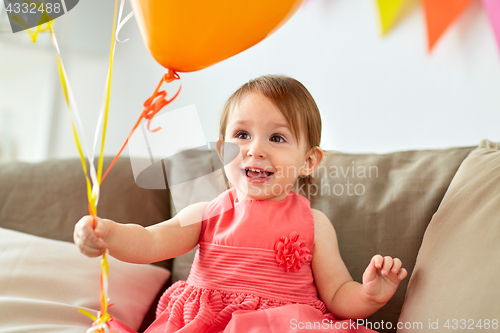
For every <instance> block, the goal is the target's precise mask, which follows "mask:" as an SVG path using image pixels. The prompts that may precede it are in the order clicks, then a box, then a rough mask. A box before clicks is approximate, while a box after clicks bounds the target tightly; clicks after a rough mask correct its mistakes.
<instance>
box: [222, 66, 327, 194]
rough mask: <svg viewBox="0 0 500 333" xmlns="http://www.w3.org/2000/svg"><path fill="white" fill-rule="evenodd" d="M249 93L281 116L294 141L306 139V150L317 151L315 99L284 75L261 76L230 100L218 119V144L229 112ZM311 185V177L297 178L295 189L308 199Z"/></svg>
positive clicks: (318, 127) (318, 128)
mask: <svg viewBox="0 0 500 333" xmlns="http://www.w3.org/2000/svg"><path fill="white" fill-rule="evenodd" d="M249 93H259V94H262V95H263V96H265V97H267V98H268V99H269V100H270V101H271V102H272V103H273V104H274V105H275V106H276V107H277V108H278V110H279V111H280V112H281V113H282V114H283V116H284V117H285V119H286V120H287V122H288V124H289V125H290V129H291V131H292V134H293V135H294V136H295V138H296V139H297V141H299V140H300V139H301V138H302V135H305V139H306V142H307V145H308V147H307V149H310V148H313V147H316V146H318V147H319V144H320V141H321V116H320V113H319V109H318V106H317V105H316V102H315V101H314V98H313V97H312V96H311V94H310V93H309V91H308V90H307V89H306V87H304V85H302V83H300V82H299V81H297V80H295V79H293V78H291V77H287V76H283V75H264V76H260V77H258V78H255V79H253V80H250V81H249V82H247V83H245V84H244V85H242V86H241V87H240V88H239V89H238V90H236V91H235V92H234V93H233V94H232V95H231V97H229V99H228V100H227V102H226V104H225V105H224V108H223V109H222V113H221V117H220V129H219V139H220V140H222V141H224V135H225V133H226V127H227V121H228V119H229V115H230V113H231V110H232V109H233V108H234V107H235V106H236V105H237V104H238V103H239V102H240V101H242V100H243V98H244V97H245V96H246V95H248V94H249ZM312 182H313V180H312V176H307V177H302V176H300V177H299V180H298V182H297V183H296V186H297V187H296V188H297V189H298V190H300V189H303V188H304V187H305V189H304V190H303V191H304V193H300V194H303V195H304V196H306V197H309V195H310V193H309V186H310V184H311V183H312ZM299 192H300V191H299Z"/></svg>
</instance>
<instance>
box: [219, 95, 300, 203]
mask: <svg viewBox="0 0 500 333" xmlns="http://www.w3.org/2000/svg"><path fill="white" fill-rule="evenodd" d="M225 140H226V142H230V143H234V144H236V145H238V146H239V147H240V154H239V156H238V157H237V158H236V159H234V160H233V161H232V162H231V163H229V164H228V165H227V166H226V168H225V170H226V174H227V176H228V179H229V181H230V182H231V184H232V185H233V186H234V187H236V188H237V190H238V200H240V201H241V200H244V199H257V200H272V201H281V200H284V199H285V198H286V196H287V194H288V193H289V192H290V190H291V188H292V186H293V184H294V183H295V181H296V179H297V177H298V176H299V175H300V172H301V170H302V169H303V167H304V166H305V165H306V159H307V158H306V153H307V144H306V141H305V138H304V135H302V138H301V140H300V141H299V142H297V138H296V137H295V136H293V135H292V131H291V130H290V127H289V124H288V123H287V121H286V119H285V117H284V116H283V115H282V114H281V112H280V111H279V110H278V108H277V107H276V106H275V105H274V104H273V103H272V102H271V101H270V100H269V99H267V98H266V97H264V96H262V95H260V94H255V93H252V94H249V95H247V96H246V97H244V99H243V100H242V101H240V103H239V104H238V105H237V106H236V107H235V108H234V109H233V110H232V111H231V114H230V116H229V119H228V123H227V127H226V133H225Z"/></svg>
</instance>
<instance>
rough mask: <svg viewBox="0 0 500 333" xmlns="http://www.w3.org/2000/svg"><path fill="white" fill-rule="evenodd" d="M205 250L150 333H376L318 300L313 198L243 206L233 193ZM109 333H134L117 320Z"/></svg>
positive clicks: (210, 227)
mask: <svg viewBox="0 0 500 333" xmlns="http://www.w3.org/2000/svg"><path fill="white" fill-rule="evenodd" d="M210 216H213V217H210ZM199 244H200V247H199V249H198V251H197V252H196V255H195V259H194V262H193V266H192V268H191V272H190V274H189V277H188V279H187V281H178V282H176V283H174V284H173V285H172V286H171V287H170V288H168V289H167V290H166V291H165V293H164V294H163V296H162V297H161V299H160V302H159V304H158V308H157V311H156V320H155V321H154V322H153V323H152V324H151V326H150V327H149V328H148V329H147V330H146V331H145V332H146V333H160V332H161V333H170V332H178V333H185V332H204V333H215V332H224V333H249V332H259V333H263V332H276V333H278V332H279V333H282V332H296V331H297V330H300V329H307V331H308V332H309V331H311V332H324V331H329V332H374V331H372V330H369V329H367V328H365V327H364V326H361V325H357V324H356V322H355V321H349V320H344V321H339V320H336V319H335V317H334V316H333V315H332V314H331V313H329V312H328V310H327V309H326V306H325V304H324V303H323V302H322V301H321V300H320V299H319V298H318V293H317V290H316V286H315V284H314V278H313V274H312V269H311V259H312V256H311V254H312V250H313V245H314V221H313V216H312V211H311V207H310V202H309V200H307V199H306V198H304V197H302V196H300V195H298V194H296V193H294V192H290V193H289V195H288V196H287V197H286V198H285V199H284V200H283V201H280V202H272V201H264V200H244V201H242V202H237V199H236V189H235V188H232V189H230V190H227V191H225V192H223V193H222V194H220V195H219V196H218V197H217V198H215V199H214V200H213V201H212V202H210V203H209V204H208V206H207V208H206V210H205V213H204V218H203V222H202V228H201V235H200V242H199ZM110 329H111V331H112V332H115V333H120V332H132V331H131V330H130V329H128V328H126V327H125V325H123V324H122V323H121V322H119V321H118V320H116V319H114V320H113V321H111V328H110Z"/></svg>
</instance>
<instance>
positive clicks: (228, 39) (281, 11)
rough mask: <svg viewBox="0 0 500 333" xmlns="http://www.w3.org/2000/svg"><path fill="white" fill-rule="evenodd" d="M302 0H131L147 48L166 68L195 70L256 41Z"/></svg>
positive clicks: (278, 24) (283, 20) (272, 29)
mask: <svg viewBox="0 0 500 333" xmlns="http://www.w3.org/2000/svg"><path fill="white" fill-rule="evenodd" d="M303 1H304V0H131V3H132V8H133V10H134V14H135V17H136V20H137V23H138V25H139V30H140V31H141V35H142V38H143V40H144V43H145V44H146V47H147V48H148V50H149V52H150V53H151V55H152V56H153V58H155V60H156V61H158V62H159V63H160V64H161V65H162V66H163V67H165V68H168V69H171V70H173V71H176V72H193V71H197V70H200V69H203V68H205V67H208V66H211V65H213V64H215V63H217V62H219V61H222V60H224V59H227V58H229V57H231V56H233V55H235V54H238V53H240V52H242V51H244V50H246V49H247V48H249V47H251V46H253V45H255V44H257V43H258V42H260V41H261V40H263V39H264V38H266V37H267V36H269V35H270V34H272V33H273V32H274V31H276V30H277V29H278V28H279V27H281V26H282V25H283V24H284V23H285V22H286V21H287V20H288V19H289V18H290V17H292V16H293V14H294V13H295V12H296V11H297V10H298V9H299V7H300V5H301V4H302V2H303Z"/></svg>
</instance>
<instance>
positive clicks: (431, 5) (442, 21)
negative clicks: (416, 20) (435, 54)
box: [423, 0, 472, 51]
mask: <svg viewBox="0 0 500 333" xmlns="http://www.w3.org/2000/svg"><path fill="white" fill-rule="evenodd" d="M471 1H472V0H423V5H424V13H425V19H426V22H427V40H428V43H429V44H428V45H429V51H431V50H432V48H433V47H434V45H436V42H437V41H438V40H439V38H440V37H441V35H442V34H443V33H444V32H445V31H446V29H447V28H448V27H449V26H450V24H451V23H452V22H453V21H454V20H456V19H457V18H458V17H459V16H460V14H462V12H463V11H464V10H465V8H467V6H468V5H469V4H470V3H471Z"/></svg>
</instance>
